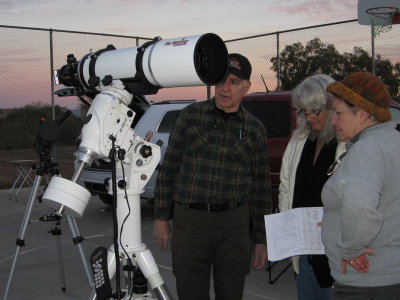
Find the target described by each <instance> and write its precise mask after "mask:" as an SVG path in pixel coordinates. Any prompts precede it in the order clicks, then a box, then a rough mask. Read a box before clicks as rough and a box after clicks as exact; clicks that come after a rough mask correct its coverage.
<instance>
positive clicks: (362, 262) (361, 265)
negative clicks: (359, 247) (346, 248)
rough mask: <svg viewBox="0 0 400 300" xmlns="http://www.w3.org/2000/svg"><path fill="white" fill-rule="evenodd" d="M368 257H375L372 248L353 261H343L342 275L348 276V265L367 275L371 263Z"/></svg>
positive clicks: (365, 250) (366, 249)
mask: <svg viewBox="0 0 400 300" xmlns="http://www.w3.org/2000/svg"><path fill="white" fill-rule="evenodd" d="M367 255H368V256H371V255H374V250H372V249H371V248H365V249H364V252H363V253H362V254H361V255H360V256H358V257H356V258H352V259H343V260H342V273H343V274H346V272H347V264H350V265H351V266H352V267H353V269H354V270H356V271H357V272H360V273H367V272H368V270H369V262H368V259H367Z"/></svg>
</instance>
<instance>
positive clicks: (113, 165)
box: [109, 135, 121, 300]
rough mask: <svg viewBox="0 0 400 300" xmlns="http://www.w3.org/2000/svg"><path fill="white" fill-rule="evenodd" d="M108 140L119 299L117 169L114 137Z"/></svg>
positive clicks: (119, 296) (116, 278)
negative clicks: (110, 144) (109, 144)
mask: <svg viewBox="0 0 400 300" xmlns="http://www.w3.org/2000/svg"><path fill="white" fill-rule="evenodd" d="M110 140H111V142H112V147H111V150H110V154H109V158H110V161H111V174H112V176H111V177H112V191H113V206H112V207H113V209H112V211H113V225H114V238H113V244H114V254H115V268H116V272H115V282H116V293H117V295H116V297H117V300H120V299H121V276H120V268H121V265H120V261H119V251H118V248H119V247H118V219H117V174H116V173H117V171H116V161H115V155H116V149H115V137H114V136H112V135H111V136H110Z"/></svg>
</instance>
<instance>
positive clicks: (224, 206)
mask: <svg viewBox="0 0 400 300" xmlns="http://www.w3.org/2000/svg"><path fill="white" fill-rule="evenodd" d="M177 203H178V204H180V205H181V206H182V207H184V208H190V209H197V210H205V211H207V212H221V211H226V210H228V209H232V208H236V207H239V206H240V205H241V204H242V203H220V204H212V203H179V202H177Z"/></svg>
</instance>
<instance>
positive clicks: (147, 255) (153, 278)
mask: <svg viewBox="0 0 400 300" xmlns="http://www.w3.org/2000/svg"><path fill="white" fill-rule="evenodd" d="M137 263H138V266H139V268H140V270H141V271H142V273H143V274H144V276H145V277H146V279H147V280H148V281H149V284H150V287H151V288H152V289H153V290H154V291H155V292H156V294H157V297H158V299H161V300H172V296H171V294H170V292H169V290H168V288H167V286H166V284H165V283H164V280H163V279H162V277H161V275H160V272H159V270H158V267H157V264H156V262H155V260H154V257H153V255H152V254H151V252H150V250H149V249H146V250H144V251H141V252H139V255H138V259H137Z"/></svg>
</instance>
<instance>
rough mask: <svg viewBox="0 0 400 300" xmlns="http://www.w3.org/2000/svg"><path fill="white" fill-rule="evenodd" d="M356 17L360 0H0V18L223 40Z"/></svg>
mask: <svg viewBox="0 0 400 300" xmlns="http://www.w3.org/2000/svg"><path fill="white" fill-rule="evenodd" d="M355 18H357V0H246V1H243V0H229V1H227V0H217V1H216V0H112V1H110V0H63V1H59V0H0V24H1V25H16V26H28V27H39V28H52V29H63V30H76V31H89V32H102V33H113V34H123V35H135V36H144V37H154V36H161V37H163V38H174V37H180V36H185V35H193V34H199V33H204V32H214V33H216V34H218V35H220V36H221V37H222V38H223V39H224V40H227V39H233V38H239V37H243V36H249V35H257V34H263V33H268V32H273V31H281V30H286V29H291V28H297V27H301V26H310V25H316V24H321V23H329V22H336V21H342V20H349V19H355Z"/></svg>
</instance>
